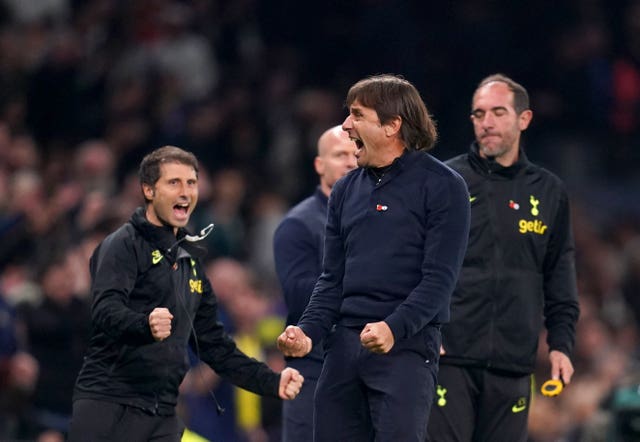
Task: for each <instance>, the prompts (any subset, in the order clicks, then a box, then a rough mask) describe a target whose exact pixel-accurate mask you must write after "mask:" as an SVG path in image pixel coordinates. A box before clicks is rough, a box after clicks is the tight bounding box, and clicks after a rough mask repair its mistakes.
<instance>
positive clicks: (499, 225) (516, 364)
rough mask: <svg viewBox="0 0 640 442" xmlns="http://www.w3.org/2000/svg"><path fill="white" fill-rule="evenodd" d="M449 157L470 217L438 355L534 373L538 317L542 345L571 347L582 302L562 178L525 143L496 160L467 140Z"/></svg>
mask: <svg viewBox="0 0 640 442" xmlns="http://www.w3.org/2000/svg"><path fill="white" fill-rule="evenodd" d="M447 165H449V166H450V167H452V168H453V169H455V170H456V171H457V172H458V173H460V175H462V176H463V177H464V178H465V180H466V181H467V184H468V187H469V192H470V194H471V212H472V219H471V230H470V233H469V247H468V249H467V255H466V257H465V259H464V264H463V267H462V270H461V272H460V278H459V280H458V286H457V287H456V290H455V291H454V293H453V296H452V299H451V322H450V323H449V324H447V325H446V326H445V327H443V333H442V335H443V341H444V349H445V351H446V354H445V355H444V356H443V358H442V363H443V364H453V365H471V366H476V367H483V368H495V369H499V370H504V371H510V372H514V373H521V374H526V373H531V372H532V371H533V369H534V365H535V360H536V352H537V349H538V336H539V333H540V329H541V328H542V323H543V321H544V324H545V327H546V329H547V332H548V333H547V342H548V344H549V348H550V349H551V350H559V351H562V352H563V353H565V354H567V355H570V354H571V352H572V350H573V345H574V342H575V326H576V321H577V320H578V315H579V307H578V295H577V288H576V271H575V258H574V245H573V235H572V232H571V221H570V216H569V199H568V196H567V191H566V189H565V187H564V185H563V183H562V182H561V181H560V179H559V178H558V177H557V176H555V175H554V174H552V173H551V172H549V171H548V170H545V169H543V168H541V167H538V166H536V165H534V164H532V163H531V162H529V160H528V159H527V157H526V155H525V153H524V151H523V150H520V153H519V157H518V161H517V162H516V163H515V164H513V165H512V166H510V167H502V166H501V165H500V164H498V163H496V162H495V161H487V160H485V159H483V158H482V157H480V155H479V154H478V146H477V144H476V143H474V144H473V145H472V146H471V149H470V151H469V152H468V153H466V154H463V155H459V156H457V157H455V158H452V159H451V160H449V161H447Z"/></svg>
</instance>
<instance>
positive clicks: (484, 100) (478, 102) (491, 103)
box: [471, 81, 514, 110]
mask: <svg viewBox="0 0 640 442" xmlns="http://www.w3.org/2000/svg"><path fill="white" fill-rule="evenodd" d="M513 98H514V94H513V91H511V89H509V86H507V85H506V84H505V83H503V82H500V81H493V82H491V83H487V84H485V85H483V86H481V87H479V88H478V89H477V90H476V91H475V93H474V94H473V101H472V103H471V109H472V110H476V109H484V110H487V109H492V108H496V107H504V108H511V109H513V107H514V106H513Z"/></svg>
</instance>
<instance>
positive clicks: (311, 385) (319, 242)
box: [273, 126, 356, 442]
mask: <svg viewBox="0 0 640 442" xmlns="http://www.w3.org/2000/svg"><path fill="white" fill-rule="evenodd" d="M314 166H315V170H316V173H317V174H318V176H319V177H320V184H319V185H318V187H317V189H316V191H315V192H314V193H313V195H311V196H309V197H308V198H306V199H305V200H303V201H302V202H300V203H299V204H298V205H296V206H295V207H293V208H292V209H291V210H290V211H289V213H287V215H286V216H285V217H284V219H283V220H282V222H281V223H280V225H279V226H278V229H277V230H276V232H275V236H274V239H273V252H274V257H275V264H276V271H277V273H278V279H279V280H280V284H281V286H282V292H283V294H284V299H285V302H286V305H287V309H288V315H287V325H289V324H297V323H298V320H299V319H300V316H301V315H302V312H304V309H305V307H306V306H307V304H308V302H309V298H310V297H311V292H312V291H313V288H314V286H315V283H316V280H317V279H318V276H320V272H321V268H322V254H323V249H324V228H325V224H326V220H327V202H328V198H329V194H330V193H331V189H332V188H333V185H334V184H335V183H336V181H338V180H339V179H340V178H342V177H343V176H344V175H346V174H347V173H348V172H349V171H351V170H353V169H355V168H356V157H355V144H354V142H353V141H352V140H351V139H350V138H349V135H348V134H347V132H345V131H343V130H342V128H341V127H340V126H335V127H332V128H331V129H328V130H327V131H326V132H324V133H323V134H322V135H321V136H320V138H319V139H318V155H317V156H316V158H315V160H314ZM321 347H322V346H321V345H317V346H315V348H314V349H313V351H311V353H309V354H308V355H307V356H306V357H304V358H287V364H288V365H289V366H291V367H295V368H297V369H298V370H299V371H300V372H301V373H302V375H303V376H304V378H305V383H304V386H303V388H302V390H301V391H300V394H299V395H298V397H297V398H296V400H295V401H294V402H292V401H287V403H285V404H284V405H283V437H282V440H283V442H296V441H311V440H313V395H314V392H315V389H316V382H317V379H318V377H319V376H320V370H321V369H322V348H321Z"/></svg>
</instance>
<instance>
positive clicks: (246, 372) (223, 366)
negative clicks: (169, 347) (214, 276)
mask: <svg viewBox="0 0 640 442" xmlns="http://www.w3.org/2000/svg"><path fill="white" fill-rule="evenodd" d="M193 326H194V329H195V331H196V335H197V341H194V340H193V339H192V340H191V346H192V348H194V350H196V353H197V354H199V355H200V358H201V359H202V360H203V361H204V362H206V363H207V364H208V365H209V366H210V367H211V368H212V369H214V370H215V372H216V373H218V374H219V375H220V376H222V377H223V378H225V379H227V380H228V381H229V382H231V383H232V384H234V385H236V386H238V387H240V388H243V389H245V390H248V391H251V392H253V393H256V394H259V395H265V396H273V397H279V396H278V389H279V386H280V374H279V373H276V372H274V371H273V370H271V369H270V368H269V367H268V366H267V365H266V364H265V363H263V362H260V361H258V360H256V359H254V358H251V357H249V356H247V355H246V354H244V353H243V352H242V351H240V350H239V349H238V347H237V346H236V343H235V342H234V341H233V339H231V337H230V336H229V335H228V334H227V333H226V332H225V330H224V327H223V325H222V323H221V322H220V321H219V320H218V306H217V300H216V297H215V294H214V293H213V289H212V287H211V283H210V282H209V280H207V279H205V280H204V290H203V294H202V299H201V302H200V306H199V307H198V311H197V312H196V316H195V318H194V322H193Z"/></svg>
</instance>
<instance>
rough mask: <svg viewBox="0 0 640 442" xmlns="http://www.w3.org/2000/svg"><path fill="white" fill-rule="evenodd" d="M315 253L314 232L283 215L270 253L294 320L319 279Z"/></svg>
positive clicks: (299, 315)
mask: <svg viewBox="0 0 640 442" xmlns="http://www.w3.org/2000/svg"><path fill="white" fill-rule="evenodd" d="M318 253H319V252H318V247H317V245H316V244H315V242H314V237H313V235H312V234H311V232H310V231H309V229H308V228H307V227H306V226H305V225H304V224H303V223H302V222H301V221H300V220H297V219H294V218H285V219H284V220H283V221H282V222H281V223H280V225H279V226H278V228H277V229H276V232H275V234H274V237H273V256H274V260H275V265H276V273H277V274H278V280H279V281H280V285H281V286H282V293H283V295H284V300H285V302H286V304H287V309H288V311H289V320H290V321H291V322H293V323H296V322H298V320H299V319H300V317H301V316H302V313H303V312H304V309H305V307H306V306H307V304H308V303H309V299H310V298H311V293H312V292H313V288H314V286H315V284H316V281H317V280H318V275H319V274H320V268H319V267H320V263H319V262H318Z"/></svg>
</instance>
